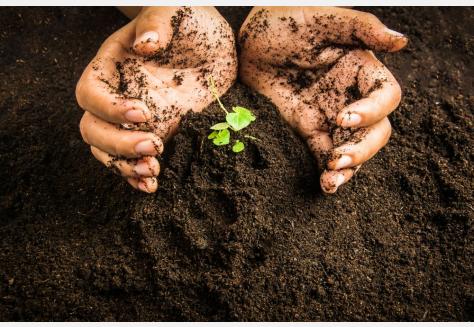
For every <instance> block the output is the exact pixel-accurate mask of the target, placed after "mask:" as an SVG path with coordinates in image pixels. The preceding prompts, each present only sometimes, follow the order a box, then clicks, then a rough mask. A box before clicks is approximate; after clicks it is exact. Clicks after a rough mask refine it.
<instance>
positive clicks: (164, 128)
mask: <svg viewBox="0 0 474 327" xmlns="http://www.w3.org/2000/svg"><path fill="white" fill-rule="evenodd" d="M210 75H212V77H213V78H214V80H215V84H216V87H217V89H218V91H219V92H220V93H221V94H222V93H224V92H225V91H226V90H227V89H228V88H229V87H230V86H231V85H232V83H233V82H234V81H235V78H236V75H237V61H236V53H235V44H234V37H233V33H232V30H231V28H230V26H229V25H228V23H227V22H226V21H225V20H224V18H223V17H222V16H221V15H220V14H219V13H218V12H217V10H216V9H215V8H213V7H204V8H197V7H191V8H177V7H150V8H146V9H143V10H142V11H141V12H140V14H139V15H138V16H137V17H136V18H135V19H134V20H133V21H131V22H130V23H129V24H127V25H126V26H124V27H123V28H121V29H120V30H118V31H117V32H115V33H114V34H112V35H111V36H110V37H109V38H108V39H107V40H106V41H105V42H104V44H103V45H102V46H101V48H100V49H99V51H98V53H97V55H96V57H95V58H94V59H93V60H92V61H91V63H90V64H89V65H88V66H87V68H86V69H85V71H84V73H83V74H82V76H81V79H80V80H79V82H78V84H77V88H76V97H77V101H78V103H79V105H80V107H81V108H83V109H84V110H85V113H84V115H83V117H82V120H81V123H80V129H81V134H82V137H83V139H84V141H85V142H86V143H88V144H89V145H90V146H91V151H92V154H93V155H94V156H95V157H96V158H97V159H98V160H99V161H100V162H102V163H103V164H104V165H106V166H107V167H110V168H113V169H114V170H115V171H117V172H118V173H119V174H121V175H122V176H124V177H125V178H126V179H127V181H128V182H129V183H130V184H131V185H132V186H133V187H135V188H137V189H139V190H141V191H144V192H154V191H156V189H157V185H158V184H157V180H156V176H157V175H158V174H159V171H160V166H159V162H158V160H157V158H156V156H158V155H159V154H160V153H161V152H162V151H163V143H164V142H166V140H167V139H168V138H169V137H171V136H172V135H173V133H174V132H175V131H176V129H177V126H178V124H179V121H180V119H181V117H182V116H183V115H184V114H186V112H188V111H190V110H193V111H195V112H199V111H201V110H203V109H204V108H205V107H206V106H207V105H208V104H209V103H211V102H212V101H213V99H212V95H211V93H210V92H209V89H208V85H207V81H208V77H209V76H210Z"/></svg>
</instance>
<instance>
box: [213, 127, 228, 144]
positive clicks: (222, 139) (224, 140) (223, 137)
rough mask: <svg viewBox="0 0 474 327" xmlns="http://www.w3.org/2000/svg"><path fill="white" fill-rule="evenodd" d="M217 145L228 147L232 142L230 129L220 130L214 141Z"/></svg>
mask: <svg viewBox="0 0 474 327" xmlns="http://www.w3.org/2000/svg"><path fill="white" fill-rule="evenodd" d="M212 142H213V143H214V144H215V145H226V144H229V142H230V132H229V130H228V129H223V130H220V131H219V132H218V133H217V136H216V137H215V138H214V140H213V141H212Z"/></svg>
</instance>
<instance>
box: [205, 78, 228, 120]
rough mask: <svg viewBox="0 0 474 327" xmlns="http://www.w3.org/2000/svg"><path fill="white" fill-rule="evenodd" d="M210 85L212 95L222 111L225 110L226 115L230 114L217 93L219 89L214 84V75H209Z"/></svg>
mask: <svg viewBox="0 0 474 327" xmlns="http://www.w3.org/2000/svg"><path fill="white" fill-rule="evenodd" d="M209 83H210V84H211V88H210V90H211V93H212V95H213V96H214V98H215V99H216V100H217V102H218V103H219V106H220V107H221V108H222V110H224V112H225V113H226V114H228V113H229V112H228V111H227V109H226V108H225V107H224V105H223V104H222V102H221V99H219V94H218V93H217V88H216V85H215V84H214V78H212V75H209Z"/></svg>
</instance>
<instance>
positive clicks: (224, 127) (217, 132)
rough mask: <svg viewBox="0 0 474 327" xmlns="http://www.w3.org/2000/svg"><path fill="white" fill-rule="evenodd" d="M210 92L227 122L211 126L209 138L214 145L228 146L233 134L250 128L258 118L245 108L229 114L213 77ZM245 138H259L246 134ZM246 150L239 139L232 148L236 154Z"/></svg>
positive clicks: (237, 108) (210, 82) (210, 79)
mask: <svg viewBox="0 0 474 327" xmlns="http://www.w3.org/2000/svg"><path fill="white" fill-rule="evenodd" d="M209 85H210V91H211V93H212V95H213V96H214V98H215V99H216V100H217V102H218V103H219V107H220V108H221V109H222V110H223V111H224V112H225V122H221V123H217V124H215V125H213V126H211V129H212V130H213V131H212V133H211V134H209V136H208V137H207V138H208V139H209V140H212V143H214V145H217V146H222V145H227V144H229V143H230V138H231V133H230V131H233V132H234V133H237V134H238V133H239V132H240V131H241V130H243V129H244V128H246V127H247V126H249V125H250V124H251V123H252V122H253V121H254V120H255V119H256V118H255V116H254V115H253V113H252V112H251V111H250V110H249V109H247V108H244V107H240V106H237V107H232V111H231V112H229V111H228V110H227V109H226V108H225V107H224V105H223V104H222V102H221V100H220V98H219V94H218V93H217V88H216V85H215V84H214V79H213V78H212V76H210V77H209ZM243 137H245V138H249V139H253V140H256V139H257V138H255V137H253V136H250V135H247V134H244V135H243ZM244 149H245V144H244V142H242V141H241V140H239V139H237V140H235V142H234V145H233V146H232V151H234V152H235V153H237V152H241V151H243V150H244Z"/></svg>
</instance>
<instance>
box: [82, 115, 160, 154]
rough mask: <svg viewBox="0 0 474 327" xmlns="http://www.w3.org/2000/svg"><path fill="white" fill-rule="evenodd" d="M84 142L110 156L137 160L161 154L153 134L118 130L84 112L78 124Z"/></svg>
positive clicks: (114, 126)
mask: <svg viewBox="0 0 474 327" xmlns="http://www.w3.org/2000/svg"><path fill="white" fill-rule="evenodd" d="M80 129H81V134H82V137H83V139H84V141H85V142H86V143H87V144H89V145H93V146H95V147H96V148H99V149H100V150H102V151H104V152H107V153H110V154H112V155H118V156H125V157H127V158H138V157H141V156H156V155H159V154H160V153H162V152H163V142H162V141H161V139H160V138H159V137H158V136H157V135H155V134H153V133H147V132H141V131H128V130H123V129H120V128H118V127H117V126H116V125H112V124H110V123H107V122H105V121H103V120H102V119H100V118H98V117H96V116H94V115H93V114H91V113H89V112H86V113H84V115H83V116H82V119H81V123H80Z"/></svg>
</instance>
